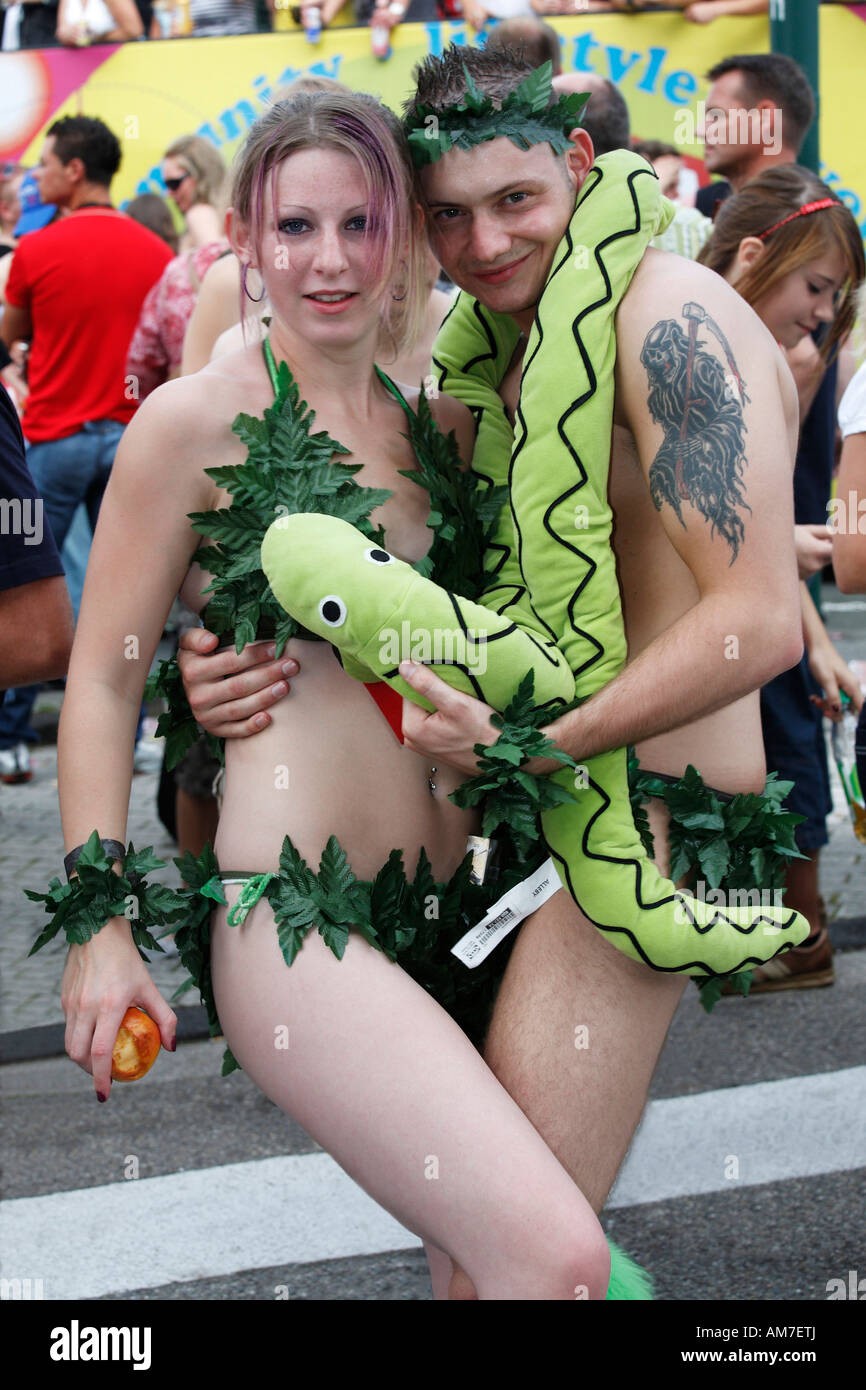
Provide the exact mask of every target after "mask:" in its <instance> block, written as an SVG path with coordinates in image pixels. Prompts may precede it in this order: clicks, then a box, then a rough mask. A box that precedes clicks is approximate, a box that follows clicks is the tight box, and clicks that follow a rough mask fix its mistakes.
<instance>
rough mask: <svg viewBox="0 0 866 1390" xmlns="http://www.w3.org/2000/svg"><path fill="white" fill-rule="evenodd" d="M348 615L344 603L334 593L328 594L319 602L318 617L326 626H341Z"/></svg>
mask: <svg viewBox="0 0 866 1390" xmlns="http://www.w3.org/2000/svg"><path fill="white" fill-rule="evenodd" d="M348 616H349V614H348V609H347V608H346V605H345V603H344V602H343V600H342V599H341V598H337V595H336V594H328V596H327V598H323V599H322V601H321V603H320V604H319V617H320V618H321V619H322V622H324V623H327V624H328V627H342V626H343V623H344V622H345V621H346V618H347V617H348Z"/></svg>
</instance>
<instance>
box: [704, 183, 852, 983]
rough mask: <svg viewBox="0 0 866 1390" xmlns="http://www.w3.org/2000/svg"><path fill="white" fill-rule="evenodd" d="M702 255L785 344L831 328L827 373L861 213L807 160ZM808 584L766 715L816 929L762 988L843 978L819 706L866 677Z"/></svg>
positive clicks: (823, 553) (760, 978) (812, 530)
mask: <svg viewBox="0 0 866 1390" xmlns="http://www.w3.org/2000/svg"><path fill="white" fill-rule="evenodd" d="M698 259H699V260H700V261H703V263H704V264H705V265H708V266H710V267H711V269H713V270H716V271H718V272H719V274H721V275H724V277H725V279H726V280H728V281H729V282H730V283H731V284H732V285H733V286H734V288H735V289H736V290H738V292H739V293H740V294H741V295H742V296H743V297H744V298H745V299H746V300H747V301H748V302H749V304H751V306H752V308H753V309H754V310H755V312H756V313H757V314H758V315H759V316H760V318H761V319H763V321H764V323H765V324H766V325H767V327H768V328H769V329H770V331H771V333H772V334H773V336H774V337H775V339H776V341H777V342H778V343H779V345H780V347H782V348H786V349H788V350H794V349H798V348H800V347H801V346H803V345H804V344H805V346H807V347H808V346H809V341H808V340H809V338H810V335H811V334H813V333H815V331H816V330H818V329H821V328H823V333H822V335H821V337H820V339H819V343H818V345H817V346H816V347H815V349H814V355H815V357H816V361H817V368H818V374H819V375H820V374H822V373H823V368H824V367H825V366H826V364H827V363H828V361H829V360H831V358H832V356H833V354H834V353H835V351H836V348H837V346H838V344H839V343H841V342H842V340H843V339H844V337H845V336H846V335H847V333H848V332H849V331H850V329H851V327H852V325H853V322H854V317H855V304H856V295H857V289H858V286H859V285H860V282H861V281H862V280H863V276H864V258H863V244H862V242H861V240H860V233H859V231H858V228H857V224H856V222H855V220H854V218H853V216H852V215H851V213H850V212H849V210H848V209H847V208H846V207H845V206H844V204H842V203H840V202H839V200H838V199H837V198H836V197H835V196H834V195H833V194H832V193H831V191H830V189H829V188H828V187H827V185H826V184H824V183H822V182H821V180H820V179H819V178H817V177H816V175H814V174H813V173H811V171H810V170H808V169H803V168H801V167H800V166H798V165H779V166H777V167H776V168H773V169H768V170H767V172H766V173H764V174H761V175H760V176H759V177H758V178H756V179H752V180H751V181H750V182H749V183H748V184H746V185H745V186H744V187H743V188H742V189H741V190H740V191H739V192H738V193H737V194H735V195H734V196H733V197H731V198H728V199H727V200H726V201H725V202H724V203H723V204H722V206H721V210H720V212H719V214H718V217H717V218H716V222H715V224H714V227H713V234H712V236H711V237H710V240H709V241H708V242H707V244H706V246H705V247H704V248H703V250H702V252H701V254H700V256H699V257H698ZM828 454H829V457H828V461H827V476H826V478H825V479H823V480H822V481H819V486H821V485H822V483H823V487H824V491H825V496H826V498H829V492H830V476H829V468H830V460H831V459H832V448H830V449H829V450H828ZM810 464H813V466H818V467H820V464H819V462H818V461H817V460H814V461H813V460H806V462H805V465H801V466H805V467H807V468H808V467H809V466H810ZM796 531H797V553H798V560H799V562H800V575H801V579H803V578H806V577H808V576H809V574H811V573H815V572H817V570H818V569H820V567H821V566H822V565H823V564H824V563H825V562H826V561H827V560H829V558H830V553H829V552H830V541H829V538H827V531H826V527H819V526H798V527H797V528H796ZM822 547H823V548H822ZM800 592H801V599H802V607H803V640H804V644H805V647H806V655H805V656H804V658H803V660H802V662H801V663H800V665H799V666H797V667H794V668H793V670H791V671H786V672H784V673H783V674H782V675H781V676H777V677H776V679H775V680H774V681H771V682H770V684H769V685H768V686H765V687H764V689H763V690H762V692H761V715H762V721H763V727H764V741H765V747H766V751H767V763H768V766H769V767H770V768H771V769H775V770H776V771H778V772H779V773H780V775H781V776H782V777H784V778H788V777H790V778H792V779H793V781H794V787H793V789H792V791H791V792H790V794H789V796H788V798H787V803H786V804H787V806H788V808H789V810H792V811H795V812H796V813H797V814H800V815H803V816H804V817H805V820H804V823H803V824H802V825H800V826H798V827H797V843H798V847H799V848H800V850H801V852H802V853H803V854H805V855H806V856H807V857H806V858H805V859H802V860H795V861H793V862H792V864H791V866H790V868H789V870H788V873H787V875H786V881H785V901H786V903H788V905H789V906H791V907H795V908H797V909H798V910H799V911H800V912H802V913H803V914H804V916H806V917H807V918H808V919H809V921H810V923H811V924H812V932H811V934H810V936H809V938H808V939H807V940H806V941H805V942H803V944H802V945H801V946H798V947H796V948H795V949H794V950H793V951H790V952H789V953H788V954H787V956H785V957H784V959H780V960H778V961H773V962H771V963H770V964H769V965H768V966H765V967H763V968H761V969H759V970H758V971H757V972H756V982H755V984H754V985H753V986H752V989H753V992H766V991H772V990H777V989H792V988H808V987H811V986H813V985H827V984H831V983H832V981H833V959H832V949H831V946H830V939H829V936H828V934H827V926H826V915H825V913H824V910H823V902H822V900H821V898H820V894H819V891H818V856H819V851H820V848H821V846H822V845H823V844H825V843H826V840H827V832H826V827H825V825H824V816H825V814H826V812H827V811H829V809H830V804H831V803H830V791H829V772H828V768H827V759H826V752H825V746H824V731H823V721H822V719H821V716H820V714H819V713H818V709H820V710H822V711H823V713H824V714H827V715H829V716H830V717H831V718H834V719H839V718H841V705H840V701H839V690H840V688H841V689H843V690H845V691H846V692H847V693H848V694H849V695H850V696H851V699H852V701H853V703H854V706H855V708H857V709H859V708H860V706H861V703H862V696H861V693H860V685H859V682H858V681H857V679H856V677H855V676H854V674H853V672H851V671H850V670H849V669H848V667H847V666H846V665H845V663H844V662H843V661H842V659H841V657H840V656H839V653H838V652H837V651H836V648H835V647H834V646H833V644H832V642H831V641H830V638H829V636H828V635H827V630H826V628H825V627H824V624H823V622H822V621H821V618H820V615H819V614H818V611H817V609H816V607H815V604H814V603H813V601H812V597H811V595H810V593H809V590H808V589H807V587H806V585H805V583H801V585H800ZM821 690H823V698H822V697H821V695H820V693H819V692H820V691H821ZM816 707H817V708H816Z"/></svg>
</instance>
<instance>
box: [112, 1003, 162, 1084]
mask: <svg viewBox="0 0 866 1390" xmlns="http://www.w3.org/2000/svg"><path fill="white" fill-rule="evenodd" d="M160 1046H161V1041H160V1036H159V1029H158V1028H157V1026H156V1024H155V1023H154V1021H153V1019H152V1018H151V1017H150V1015H149V1014H146V1013H145V1012H144V1010H143V1009H139V1008H136V1007H135V1006H132V1007H130V1008H128V1009H127V1011H126V1013H125V1014H124V1015H123V1020H122V1022H121V1025H120V1028H119V1030H118V1034H117V1039H116V1041H115V1044H114V1047H113V1048H112V1052H111V1079H112V1081H137V1080H138V1079H139V1077H140V1076H144V1075H145V1074H146V1073H147V1072H149V1071H150V1069H151V1067H152V1066H153V1064H154V1062H155V1061H156V1058H157V1054H158V1052H159V1049H160Z"/></svg>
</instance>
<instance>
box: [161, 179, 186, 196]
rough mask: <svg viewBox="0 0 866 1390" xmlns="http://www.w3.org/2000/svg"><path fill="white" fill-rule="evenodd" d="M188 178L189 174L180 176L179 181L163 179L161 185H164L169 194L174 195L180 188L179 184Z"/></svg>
mask: <svg viewBox="0 0 866 1390" xmlns="http://www.w3.org/2000/svg"><path fill="white" fill-rule="evenodd" d="M188 178H189V174H181V176H180V178H179V179H163V183H164V184H165V186H166V188H167V189H168V191H169V193H176V192H177V190H178V189H179V188H180V186H181V184H182V183H183V181H184V179H188Z"/></svg>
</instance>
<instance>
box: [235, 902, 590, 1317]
mask: <svg viewBox="0 0 866 1390" xmlns="http://www.w3.org/2000/svg"><path fill="white" fill-rule="evenodd" d="M227 891H228V895H229V896H230V899H231V900H232V901H233V900H234V896H236V895H237V892H238V889H237V888H229V889H228V890H227ZM212 968H213V977H214V988H215V994H216V1000H217V1007H218V1009H219V1014H220V1019H221V1022H222V1025H223V1028H224V1030H225V1034H226V1038H227V1040H228V1042H229V1045H230V1046H231V1049H232V1051H233V1052H234V1053H235V1055H236V1056H237V1058H238V1061H239V1062H240V1063H241V1065H242V1066H243V1068H244V1069H245V1070H246V1071H247V1073H248V1075H249V1076H250V1077H251V1078H252V1079H253V1080H254V1081H255V1082H256V1083H257V1084H258V1085H259V1086H260V1087H261V1088H262V1090H263V1091H264V1092H265V1094H266V1095H268V1096H269V1097H270V1098H271V1099H272V1100H274V1101H275V1102H276V1104H278V1105H279V1106H280V1107H281V1108H282V1109H283V1110H285V1111H286V1112H287V1113H288V1114H291V1115H293V1116H294V1117H295V1118H296V1119H297V1120H298V1122H299V1123H300V1124H302V1125H303V1126H304V1128H305V1129H306V1130H307V1132H308V1133H309V1134H311V1135H312V1136H313V1137H314V1138H315V1139H316V1140H317V1141H318V1142H319V1143H320V1144H321V1145H322V1146H323V1148H325V1149H326V1150H327V1151H328V1152H329V1153H330V1154H332V1155H333V1157H334V1158H335V1159H336V1161H337V1162H338V1163H339V1164H340V1165H341V1166H342V1167H343V1168H344V1169H345V1170H346V1172H348V1173H349V1174H350V1175H351V1176H352V1177H353V1178H354V1179H355V1181H356V1182H358V1183H359V1184H360V1185H361V1186H362V1187H364V1188H365V1189H366V1191H367V1192H369V1193H370V1195H371V1196H372V1197H374V1198H375V1200H376V1201H378V1202H380V1203H381V1204H382V1205H383V1206H385V1207H387V1209H388V1210H389V1211H391V1212H392V1213H393V1215H394V1216H395V1217H396V1218H397V1220H398V1221H401V1222H402V1223H403V1224H404V1225H405V1226H407V1227H408V1228H409V1229H410V1230H412V1231H415V1232H416V1233H417V1234H418V1235H419V1236H421V1238H422V1239H426V1240H430V1241H431V1242H432V1243H433V1244H434V1245H435V1246H436V1247H437V1248H438V1249H439V1250H441V1251H447V1253H448V1255H449V1256H450V1257H452V1258H453V1259H454V1260H455V1261H457V1262H458V1263H459V1264H460V1266H461V1267H462V1269H465V1270H466V1271H467V1274H468V1275H469V1277H470V1279H471V1280H472V1283H473V1284H474V1286H475V1288H476V1289H477V1290H478V1296H479V1297H480V1298H482V1299H509V1298H523V1299H542V1300H548V1299H572V1298H574V1297H575V1296H576V1290H578V1289H580V1290H581V1293H580V1295H579V1296H582V1297H585V1296H586V1294H585V1293H584V1292H583V1289H584V1288H585V1289H586V1290H587V1291H588V1295H589V1297H592V1298H604V1296H605V1293H606V1289H607V1281H608V1274H609V1259H608V1252H607V1245H606V1242H605V1240H604V1236H603V1233H602V1231H601V1228H600V1226H599V1225H598V1222H597V1219H596V1217H595V1216H594V1214H593V1212H592V1211H591V1209H590V1207H589V1204H588V1203H587V1202H586V1200H585V1198H584V1197H583V1196H582V1194H581V1193H580V1192H579V1190H578V1189H577V1187H576V1186H575V1185H574V1183H573V1182H572V1181H571V1179H570V1178H569V1176H568V1174H567V1173H566V1172H565V1170H564V1168H563V1167H562V1166H561V1164H560V1163H558V1162H557V1160H556V1159H555V1157H554V1156H553V1154H552V1153H551V1152H550V1150H549V1149H548V1148H547V1146H546V1144H545V1143H544V1141H543V1140H542V1139H541V1138H540V1136H539V1135H538V1134H537V1133H536V1131H535V1129H534V1128H533V1127H532V1125H531V1124H530V1123H529V1121H528V1120H527V1119H526V1117H525V1116H524V1115H523V1114H522V1112H521V1111H520V1110H519V1108H518V1107H517V1106H516V1105H515V1104H514V1102H513V1101H512V1100H511V1098H510V1097H509V1096H508V1095H507V1093H506V1092H505V1091H504V1090H503V1088H502V1087H501V1086H500V1085H499V1083H498V1082H497V1081H496V1078H495V1077H494V1076H493V1075H492V1073H491V1072H490V1070H489V1069H488V1067H487V1066H486V1065H485V1063H484V1061H483V1059H482V1058H481V1056H480V1055H479V1053H478V1052H477V1051H476V1050H475V1048H473V1047H472V1045H471V1044H470V1043H469V1041H468V1040H467V1038H466V1037H465V1036H464V1034H463V1033H462V1032H461V1030H460V1029H459V1028H458V1027H457V1025H456V1024H455V1023H454V1022H453V1021H452V1020H451V1019H450V1018H449V1017H448V1016H447V1014H446V1013H445V1012H444V1011H443V1010H442V1009H440V1007H439V1005H438V1004H436V1003H435V1001H434V1000H433V999H431V998H430V996H429V995H428V994H426V993H425V992H424V991H423V990H422V989H420V988H419V987H418V986H417V985H416V984H415V983H414V981H412V980H411V979H410V978H409V976H408V975H406V974H405V973H404V972H403V971H402V970H400V969H399V967H398V966H395V965H392V964H391V963H390V962H389V961H388V960H387V959H386V958H385V957H384V956H383V955H382V954H381V952H379V951H377V950H375V949H374V948H373V947H371V946H368V945H367V943H366V942H365V941H363V940H362V939H361V938H360V937H358V936H355V935H352V936H351V937H350V939H349V943H348V946H347V948H346V953H345V956H344V958H343V960H342V961H338V960H336V959H335V957H334V956H333V955H332V954H331V953H330V951H328V950H327V948H326V947H325V945H324V943H323V942H322V940H321V938H320V937H319V936H318V935H317V934H316V933H315V932H312V933H311V934H310V935H309V936H308V938H307V940H306V942H305V944H304V946H303V949H302V950H301V952H300V954H299V956H298V958H297V960H296V961H295V963H294V964H293V965H292V966H291V968H289V967H287V966H286V965H285V962H284V961H283V959H282V956H281V955H280V952H279V947H278V944H277V937H276V929H275V925H274V920H273V915H272V913H271V910H270V907H269V905H268V903H267V902H266V901H265V900H262V901H261V902H259V904H258V905H257V906H256V908H255V909H254V910H253V911H252V912H251V913H250V914H249V916H248V917H247V919H246V921H245V923H244V925H243V926H242V927H240V928H230V927H228V926H227V925H226V924H225V910H224V909H222V910H220V912H218V913H217V914H216V915H215V919H214V930H213V949H212ZM286 1042H287V1043H288V1046H285V1045H284V1044H285V1043H286ZM286 1216H287V1220H290V1219H291V1212H290V1211H287V1213H286Z"/></svg>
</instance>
